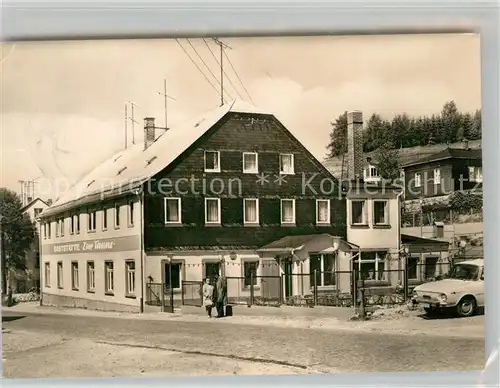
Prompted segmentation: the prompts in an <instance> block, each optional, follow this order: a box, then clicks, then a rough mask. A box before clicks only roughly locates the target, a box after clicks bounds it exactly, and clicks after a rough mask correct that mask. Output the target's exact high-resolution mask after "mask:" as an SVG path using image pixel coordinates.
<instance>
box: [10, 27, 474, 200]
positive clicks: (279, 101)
mask: <svg viewBox="0 0 500 388" xmlns="http://www.w3.org/2000/svg"><path fill="white" fill-rule="evenodd" d="M223 42H224V43H225V44H227V45H228V46H229V48H227V49H226V50H225V53H226V54H227V57H228V58H229V60H230V63H229V62H228V61H227V59H226V57H224V61H225V66H224V69H225V72H226V74H227V76H228V77H229V80H230V81H229V80H228V78H225V79H224V85H225V90H226V92H228V93H229V94H230V95H231V97H232V98H234V97H238V96H239V98H243V99H245V100H247V101H251V102H252V103H253V104H254V105H256V106H257V107H259V108H262V109H265V110H267V111H271V112H273V113H275V115H276V117H277V118H278V119H279V120H280V121H281V122H282V123H283V124H284V125H285V126H286V127H287V128H288V129H289V130H290V131H291V132H292V133H293V134H294V135H295V136H296V137H297V138H298V139H299V140H300V141H302V142H303V144H304V145H305V146H306V147H307V148H308V149H309V150H310V151H311V152H312V153H313V154H314V155H315V156H316V157H317V158H318V159H320V160H322V159H323V158H324V157H325V155H326V145H327V144H328V140H329V133H330V131H331V125H330V122H331V121H332V120H333V119H335V118H336V117H338V116H339V115H340V114H342V113H343V112H344V111H346V110H361V111H362V112H363V116H364V119H365V121H366V120H367V119H368V118H369V116H370V115H371V114H372V113H374V112H377V113H380V114H381V115H382V116H384V117H386V118H391V117H392V116H394V115H395V114H399V113H404V112H406V113H408V114H409V115H411V116H413V115H415V116H418V115H427V114H433V113H438V112H439V111H440V110H441V107H442V106H443V104H444V103H445V102H446V101H449V100H454V101H455V102H456V104H457V106H458V108H459V109H460V110H461V111H475V110H476V109H479V108H480V107H481V84H480V47H479V36H478V35H473V34H460V35H455V34H446V35H399V36H394V35H385V36H323V37H272V38H225V39H223ZM191 45H192V46H191ZM209 47H210V48H209ZM183 48H184V50H186V51H187V52H188V53H189V55H190V56H191V58H192V60H194V61H195V62H196V64H197V65H198V67H199V68H200V69H201V70H202V71H203V73H204V74H205V76H206V77H207V78H208V79H209V80H211V83H212V85H213V86H212V85H211V84H210V83H209V82H207V80H206V79H205V78H204V76H203V75H202V74H201V72H200V70H199V69H198V68H197V66H196V65H195V64H194V63H193V62H192V60H191V59H190V58H189V57H188V55H186V53H185V52H184V50H183ZM193 48H194V49H195V50H194V49H193ZM212 52H213V53H214V54H215V57H214V56H213V55H212ZM198 55H199V56H198ZM200 57H201V58H203V61H204V63H205V64H206V65H207V67H208V68H210V71H211V72H212V73H213V74H214V76H215V77H216V78H217V80H216V79H215V78H214V76H212V74H211V73H210V72H209V70H208V69H207V67H205V64H204V63H203V62H202V61H201V60H200ZM215 58H217V59H219V52H218V46H217V45H216V44H215V42H214V41H212V40H211V39H206V40H202V39H189V41H188V40H186V39H179V40H178V41H176V40H172V39H158V40H99V41H67V42H64V41H59V42H18V43H4V44H2V54H1V71H2V77H1V97H2V98H1V114H2V116H1V155H2V156H1V171H0V173H1V175H0V186H2V187H8V188H10V189H13V190H16V191H20V183H19V182H18V181H19V180H29V179H35V178H37V179H38V185H37V192H36V193H35V194H36V195H41V196H42V197H44V199H47V198H50V197H51V196H54V198H53V199H55V197H57V196H58V195H60V191H61V190H64V188H61V185H58V184H57V183H54V182H56V181H60V180H62V179H64V180H65V181H67V182H70V184H71V183H74V182H76V181H78V180H79V179H80V178H82V176H83V175H84V174H86V173H87V172H89V170H91V169H92V168H93V167H95V166H96V165H97V164H99V163H100V162H102V161H103V160H105V159H107V158H109V157H110V156H111V155H112V154H114V153H116V152H117V151H119V150H120V149H123V148H124V137H125V135H124V126H125V124H124V121H125V120H124V105H125V102H126V101H133V102H134V103H135V104H137V106H136V107H135V111H134V116H135V119H136V120H137V122H138V124H135V138H136V141H140V140H141V139H142V136H143V131H142V127H143V118H144V117H147V116H152V117H156V123H157V125H159V126H163V125H164V121H165V120H164V115H165V114H164V100H163V97H162V96H161V95H160V94H158V92H162V91H163V82H164V79H167V94H169V95H170V96H172V97H174V98H175V100H173V99H169V102H168V124H169V127H171V128H173V130H175V126H176V124H179V123H182V122H183V121H185V120H191V119H193V118H195V117H197V116H201V115H203V113H204V112H206V111H210V110H212V109H214V108H216V107H217V106H219V105H220V96H219V94H218V93H219V89H220V86H219V84H218V78H219V74H220V67H219V65H218V64H217V62H216V60H215ZM233 67H234V69H236V73H237V75H238V76H239V79H241V81H242V83H240V81H239V79H238V76H237V75H236V73H235V71H234V69H233ZM242 84H243V85H244V86H242ZM235 88H236V89H237V91H236V92H235ZM247 93H248V94H247ZM226 100H229V98H226ZM129 113H130V111H129ZM128 125H129V128H130V126H131V122H130V121H129V124H128ZM131 137H132V135H131V133H129V140H130V138H131ZM57 190H58V191H59V192H56V191H57Z"/></svg>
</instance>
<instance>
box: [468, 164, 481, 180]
mask: <svg viewBox="0 0 500 388" xmlns="http://www.w3.org/2000/svg"><path fill="white" fill-rule="evenodd" d="M482 181H483V168H482V167H474V166H469V182H476V183H481V182H482Z"/></svg>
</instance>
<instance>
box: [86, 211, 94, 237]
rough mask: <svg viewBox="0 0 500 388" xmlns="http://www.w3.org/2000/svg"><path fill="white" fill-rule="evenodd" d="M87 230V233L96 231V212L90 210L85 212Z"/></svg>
mask: <svg viewBox="0 0 500 388" xmlns="http://www.w3.org/2000/svg"><path fill="white" fill-rule="evenodd" d="M87 217H88V218H87V229H88V231H89V232H95V229H96V211H95V210H90V211H89V212H87Z"/></svg>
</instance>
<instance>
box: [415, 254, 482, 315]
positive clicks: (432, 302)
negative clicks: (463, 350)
mask: <svg viewBox="0 0 500 388" xmlns="http://www.w3.org/2000/svg"><path fill="white" fill-rule="evenodd" d="M412 300H413V303H418V304H419V305H422V306H423V307H424V310H425V312H426V313H427V314H431V313H433V312H437V311H440V310H444V309H451V308H453V309H455V310H456V312H457V313H458V315H460V316H462V317H470V316H472V315H473V314H474V313H475V312H476V311H477V308H478V307H484V259H475V260H468V261H463V262H461V263H457V264H455V265H454V266H453V267H452V269H451V271H450V273H449V274H448V275H447V276H446V278H445V279H443V280H438V281H434V282H429V283H424V284H421V285H419V286H417V287H415V289H414V290H413V296H412Z"/></svg>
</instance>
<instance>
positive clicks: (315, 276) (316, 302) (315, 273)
mask: <svg viewBox="0 0 500 388" xmlns="http://www.w3.org/2000/svg"><path fill="white" fill-rule="evenodd" d="M317 275H318V270H317V269H315V270H314V288H313V292H314V295H313V300H314V305H315V306H316V305H317V304H318V278H317Z"/></svg>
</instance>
